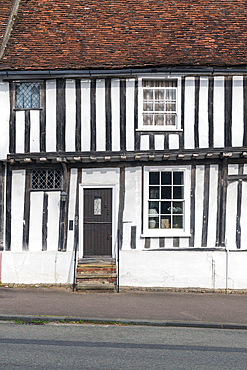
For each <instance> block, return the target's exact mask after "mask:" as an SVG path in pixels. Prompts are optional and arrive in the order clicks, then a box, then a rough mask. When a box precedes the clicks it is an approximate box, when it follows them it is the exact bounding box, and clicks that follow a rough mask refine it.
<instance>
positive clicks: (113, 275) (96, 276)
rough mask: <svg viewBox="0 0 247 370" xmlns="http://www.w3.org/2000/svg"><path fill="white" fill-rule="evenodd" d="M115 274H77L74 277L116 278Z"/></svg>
mask: <svg viewBox="0 0 247 370" xmlns="http://www.w3.org/2000/svg"><path fill="white" fill-rule="evenodd" d="M116 278H117V274H79V275H76V279H82V280H83V279H116Z"/></svg>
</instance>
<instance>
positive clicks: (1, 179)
mask: <svg viewBox="0 0 247 370" xmlns="http://www.w3.org/2000/svg"><path fill="white" fill-rule="evenodd" d="M4 183H5V166H4V164H3V163H0V251H1V250H3V249H4Z"/></svg>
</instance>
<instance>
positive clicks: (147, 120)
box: [143, 114, 153, 126]
mask: <svg viewBox="0 0 247 370" xmlns="http://www.w3.org/2000/svg"><path fill="white" fill-rule="evenodd" d="M143 125H144V126H152V125H153V115H152V114H144V115H143Z"/></svg>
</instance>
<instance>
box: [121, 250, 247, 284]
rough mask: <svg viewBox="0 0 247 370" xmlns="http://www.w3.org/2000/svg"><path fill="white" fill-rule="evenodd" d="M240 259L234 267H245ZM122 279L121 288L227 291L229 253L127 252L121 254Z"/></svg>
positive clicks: (236, 275) (235, 276)
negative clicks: (227, 258)
mask: <svg viewBox="0 0 247 370" xmlns="http://www.w3.org/2000/svg"><path fill="white" fill-rule="evenodd" d="M239 257H240V255H239ZM239 257H238V260H237V263H236V265H235V266H238V265H239V264H242V261H241V258H239ZM246 258H247V253H246ZM235 262H236V261H235ZM243 268H244V264H243ZM238 275H239V274H235V271H233V273H232V277H231V278H232V279H233V280H234V279H236V282H237V277H238ZM245 275H246V273H245ZM119 277H120V286H135V287H138V286H139V287H170V288H172V287H177V288H188V287H191V288H192V287H194V288H210V289H214V288H215V289H224V288H225V286H226V253H225V251H214V252H205V251H202V252H199V251H198V252H196V251H191V252H190V251H181V250H180V251H165V250H162V251H151V250H147V251H138V250H131V251H127V250H124V251H121V252H120V276H119ZM235 287H236V289H238V288H239V287H240V283H239V282H238V283H236V284H235ZM246 288H247V281H246Z"/></svg>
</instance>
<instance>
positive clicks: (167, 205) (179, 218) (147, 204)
mask: <svg viewBox="0 0 247 370" xmlns="http://www.w3.org/2000/svg"><path fill="white" fill-rule="evenodd" d="M189 189H190V166H183V167H180V166H179V167H175V166H174V167H171V166H164V167H158V168H157V167H146V168H145V169H144V207H143V209H144V215H143V219H144V234H148V235H150V236H169V235H170V236H177V235H182V234H184V233H188V232H189V223H188V220H189V210H190V207H189V203H190V199H189V198H190V197H189Z"/></svg>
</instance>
